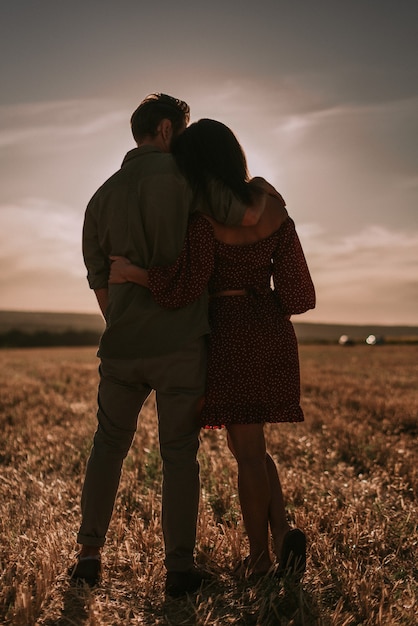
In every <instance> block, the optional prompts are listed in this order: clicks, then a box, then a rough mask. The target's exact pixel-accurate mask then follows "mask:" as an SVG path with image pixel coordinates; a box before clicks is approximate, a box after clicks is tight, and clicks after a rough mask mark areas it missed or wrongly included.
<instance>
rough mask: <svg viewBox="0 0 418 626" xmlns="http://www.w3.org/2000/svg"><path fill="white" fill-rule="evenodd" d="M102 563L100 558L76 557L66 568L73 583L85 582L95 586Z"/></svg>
mask: <svg viewBox="0 0 418 626" xmlns="http://www.w3.org/2000/svg"><path fill="white" fill-rule="evenodd" d="M101 573H102V564H101V561H100V558H95V557H87V558H80V556H78V557H77V561H76V562H75V564H74V565H73V566H72V567H70V568H69V569H68V575H69V577H70V580H71V582H72V583H73V584H77V583H80V584H83V583H85V584H86V585H88V586H89V587H95V586H96V585H97V584H98V583H99V582H100V578H101Z"/></svg>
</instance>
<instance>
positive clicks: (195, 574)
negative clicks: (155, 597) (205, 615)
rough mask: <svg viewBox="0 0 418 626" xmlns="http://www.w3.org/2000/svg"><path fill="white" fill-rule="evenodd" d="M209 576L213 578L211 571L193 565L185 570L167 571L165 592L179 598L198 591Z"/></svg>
mask: <svg viewBox="0 0 418 626" xmlns="http://www.w3.org/2000/svg"><path fill="white" fill-rule="evenodd" d="M209 578H211V576H210V574H209V573H207V572H204V571H202V570H200V569H198V568H197V567H192V568H191V569H189V570H187V571H185V572H167V577H166V580H165V592H166V594H167V595H168V596H171V597H173V598H178V597H180V596H184V595H186V594H187V593H193V592H194V591H197V590H198V589H199V588H200V586H201V585H202V583H203V582H204V581H205V580H208V579H209Z"/></svg>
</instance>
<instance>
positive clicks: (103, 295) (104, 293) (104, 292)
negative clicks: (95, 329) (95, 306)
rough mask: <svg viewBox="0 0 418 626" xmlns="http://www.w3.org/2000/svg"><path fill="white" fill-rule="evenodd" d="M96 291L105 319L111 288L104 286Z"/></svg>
mask: <svg viewBox="0 0 418 626" xmlns="http://www.w3.org/2000/svg"><path fill="white" fill-rule="evenodd" d="M94 293H95V294H96V298H97V302H98V303H99V307H100V310H101V312H102V315H103V317H104V319H105V320H106V315H105V314H106V308H107V303H108V301H109V290H108V289H107V288H106V287H104V288H102V289H95V290H94Z"/></svg>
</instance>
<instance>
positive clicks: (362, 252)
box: [298, 225, 418, 325]
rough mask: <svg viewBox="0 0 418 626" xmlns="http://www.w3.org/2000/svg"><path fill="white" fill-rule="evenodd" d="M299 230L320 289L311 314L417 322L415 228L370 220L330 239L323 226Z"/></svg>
mask: <svg viewBox="0 0 418 626" xmlns="http://www.w3.org/2000/svg"><path fill="white" fill-rule="evenodd" d="M298 230H299V231H300V238H301V241H302V244H303V247H304V250H305V253H306V256H307V259H308V264H309V267H310V269H311V272H312V275H313V278H314V282H315V285H316V289H317V294H318V306H317V311H316V312H315V314H313V315H311V317H312V318H316V319H318V320H327V321H331V320H332V321H341V322H347V323H353V322H355V323H369V322H371V323H382V324H386V323H387V324H396V323H404V324H412V325H416V324H417V323H418V315H417V311H418V280H417V276H418V259H417V253H416V251H417V250H418V230H416V231H410V232H405V231H393V230H388V229H387V228H384V227H382V226H380V225H377V226H376V225H370V226H368V227H366V228H364V229H363V230H361V231H358V232H357V233H354V234H351V235H347V236H340V237H332V238H331V239H330V238H329V237H327V234H326V233H325V232H324V230H323V229H321V228H318V229H317V230H315V229H314V228H312V226H310V225H308V228H307V229H305V228H304V225H302V227H301V228H300V229H298ZM337 309H338V313H337V312H336V311H337Z"/></svg>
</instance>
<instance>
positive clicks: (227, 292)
mask: <svg viewBox="0 0 418 626" xmlns="http://www.w3.org/2000/svg"><path fill="white" fill-rule="evenodd" d="M271 293H273V290H272V289H270V287H249V288H248V289H224V290H223V291H215V293H211V294H210V297H211V298H218V297H220V296H249V297H251V298H253V299H257V298H259V297H260V296H267V295H269V294H271Z"/></svg>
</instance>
